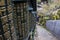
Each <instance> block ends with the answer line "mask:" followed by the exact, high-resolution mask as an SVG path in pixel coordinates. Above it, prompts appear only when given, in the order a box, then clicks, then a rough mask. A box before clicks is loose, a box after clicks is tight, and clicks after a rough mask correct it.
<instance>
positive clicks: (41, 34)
mask: <svg viewBox="0 0 60 40" xmlns="http://www.w3.org/2000/svg"><path fill="white" fill-rule="evenodd" d="M34 40H58V39H57V38H56V37H54V36H53V35H52V34H51V33H50V32H48V31H47V30H46V29H44V28H42V27H41V26H39V25H36V32H35V37H34Z"/></svg>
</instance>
